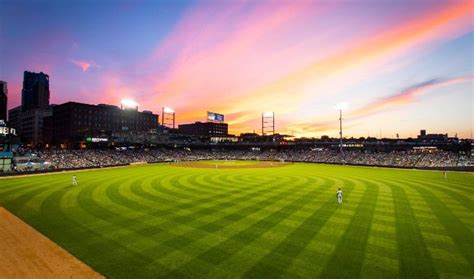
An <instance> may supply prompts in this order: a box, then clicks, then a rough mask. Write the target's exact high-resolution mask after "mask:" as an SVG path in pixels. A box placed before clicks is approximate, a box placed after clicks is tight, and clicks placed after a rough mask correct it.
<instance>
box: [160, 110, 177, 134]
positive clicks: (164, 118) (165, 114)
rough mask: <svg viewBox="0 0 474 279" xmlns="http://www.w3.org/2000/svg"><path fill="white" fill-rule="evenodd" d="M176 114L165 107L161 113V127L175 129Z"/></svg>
mask: <svg viewBox="0 0 474 279" xmlns="http://www.w3.org/2000/svg"><path fill="white" fill-rule="evenodd" d="M175 123H176V112H175V111H174V109H172V108H170V107H163V109H162V111H161V125H162V126H167V127H170V128H173V129H174V128H175Z"/></svg>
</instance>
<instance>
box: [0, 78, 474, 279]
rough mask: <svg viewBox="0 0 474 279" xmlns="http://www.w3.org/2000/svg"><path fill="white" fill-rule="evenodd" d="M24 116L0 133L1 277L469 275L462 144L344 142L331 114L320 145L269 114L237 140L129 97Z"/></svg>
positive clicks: (223, 129) (467, 159)
mask: <svg viewBox="0 0 474 279" xmlns="http://www.w3.org/2000/svg"><path fill="white" fill-rule="evenodd" d="M29 75H30V74H29ZM43 75H44V74H42V76H43ZM42 81H44V79H42ZM44 92H48V91H44ZM44 100H45V101H46V99H44ZM24 107H25V109H23V110H22V109H21V108H22V107H18V108H14V109H12V110H10V116H11V117H10V119H12V120H13V121H9V122H7V121H1V122H0V176H1V177H0V215H1V216H0V217H1V218H0V239H1V240H2V241H0V251H1V253H0V262H1V263H2V264H0V278H44V277H47V278H64V277H84V278H103V277H110V278H234V277H245V278H276V277H282V278H349V277H350V278H352V277H355V278H362V277H363V278H439V277H442V278H470V277H471V276H472V274H474V269H473V267H474V252H473V251H474V242H473V241H472V240H473V239H474V234H473V231H474V223H473V222H472V220H473V218H472V217H473V213H474V207H473V199H472V197H473V195H474V189H473V185H474V178H473V175H472V171H473V170H474V159H473V156H472V141H470V140H460V139H458V138H456V137H452V138H450V137H448V136H447V135H445V134H427V133H426V131H425V130H421V131H420V135H419V136H418V137H417V138H408V139H400V138H397V139H388V138H344V137H343V136H342V135H343V134H342V128H343V123H342V111H340V114H339V121H340V136H339V137H338V138H329V137H326V136H325V137H321V138H317V139H316V138H295V137H292V136H289V135H283V134H279V133H277V129H276V128H275V127H276V125H277V124H278V123H277V122H276V119H275V113H274V112H264V113H262V115H261V120H262V133H261V134H256V133H255V132H254V133H243V134H241V135H238V136H236V135H230V134H229V133H228V128H229V127H228V125H227V123H225V121H224V115H223V114H220V113H215V112H209V111H208V112H207V118H206V120H207V121H206V122H195V123H190V124H184V125H183V124H180V125H178V127H177V128H176V123H177V122H176V119H177V117H179V114H177V113H176V112H175V110H174V109H172V108H169V107H163V109H162V115H161V122H160V116H159V115H157V114H154V113H153V112H150V111H139V108H138V104H137V103H136V102H133V101H132V100H124V101H123V102H122V104H121V106H120V107H119V106H112V105H106V104H100V105H90V104H83V103H77V102H67V103H64V104H60V105H55V106H47V107H44V104H43V107H42V108H35V107H34V104H33V105H31V106H24ZM30 107H32V108H30ZM45 112H46V113H45ZM25 115H26V116H25ZM32 115H33V116H35V117H36V118H38V117H39V118H41V117H42V122H35V124H34V125H30V124H29V123H30V122H31V116H32ZM257 117H258V116H257ZM25 135H26V136H25Z"/></svg>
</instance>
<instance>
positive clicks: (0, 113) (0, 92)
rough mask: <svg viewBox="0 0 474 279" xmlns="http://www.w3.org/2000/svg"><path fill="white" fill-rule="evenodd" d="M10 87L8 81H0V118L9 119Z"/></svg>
mask: <svg viewBox="0 0 474 279" xmlns="http://www.w3.org/2000/svg"><path fill="white" fill-rule="evenodd" d="M7 101H8V88H7V82H6V81H0V120H5V121H7Z"/></svg>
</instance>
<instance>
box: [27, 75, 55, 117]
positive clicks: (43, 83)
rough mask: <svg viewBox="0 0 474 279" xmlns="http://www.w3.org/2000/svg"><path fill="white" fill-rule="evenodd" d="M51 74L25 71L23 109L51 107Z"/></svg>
mask: <svg viewBox="0 0 474 279" xmlns="http://www.w3.org/2000/svg"><path fill="white" fill-rule="evenodd" d="M49 94H50V92H49V76H48V75H47V74H44V73H42V72H41V73H33V72H28V71H25V72H24V73H23V90H22V91H21V110H22V111H28V110H31V109H38V108H39V109H46V108H48V107H49Z"/></svg>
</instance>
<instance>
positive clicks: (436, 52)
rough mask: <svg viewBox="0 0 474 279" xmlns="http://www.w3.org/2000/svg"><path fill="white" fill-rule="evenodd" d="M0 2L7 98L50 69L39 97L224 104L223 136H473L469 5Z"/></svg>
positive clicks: (200, 111) (197, 108)
mask: <svg viewBox="0 0 474 279" xmlns="http://www.w3.org/2000/svg"><path fill="white" fill-rule="evenodd" d="M91 6H92V2H87V1H73V2H71V3H61V2H60V1H38V2H28V1H20V2H18V1H15V2H14V1H4V2H2V9H1V11H0V17H1V18H2V19H1V26H2V27H1V33H0V41H2V42H3V43H2V47H1V49H0V58H1V60H2V61H3V62H2V64H3V65H2V67H1V69H0V80H4V81H6V82H8V86H9V88H8V94H9V95H8V100H9V108H13V107H15V106H18V105H19V104H20V102H21V89H22V88H21V86H22V77H23V71H25V70H28V71H35V72H44V73H46V74H48V75H49V76H50V90H51V103H64V102H67V101H77V102H82V103H92V104H98V103H108V104H114V105H119V103H120V100H121V99H133V100H135V101H137V102H138V103H139V104H140V110H152V111H154V112H155V113H160V112H161V107H162V106H169V107H172V108H174V109H175V110H176V116H177V117H176V118H177V122H178V124H182V123H190V122H194V121H203V120H205V117H206V111H214V112H218V113H223V114H225V116H226V122H228V123H229V132H230V133H240V132H251V131H253V130H256V131H257V132H258V131H259V129H260V126H259V125H260V121H261V119H260V116H261V113H262V112H264V111H274V112H275V114H276V122H277V123H276V132H279V133H287V134H293V133H294V135H295V136H300V137H301V136H321V135H329V136H336V135H337V133H338V129H339V123H338V116H339V115H338V112H337V110H336V109H335V106H336V104H338V103H341V102H346V103H348V104H349V106H348V108H346V109H345V110H344V115H343V117H344V119H345V120H344V130H345V132H344V133H345V135H346V136H349V137H350V136H354V137H358V136H368V135H370V136H379V133H382V136H384V137H395V135H396V134H399V135H400V136H401V137H410V136H411V137H415V136H416V135H417V134H418V132H419V130H420V129H427V130H428V131H429V132H430V133H431V132H432V133H444V132H447V133H449V134H450V135H454V134H456V133H457V134H458V136H459V137H462V138H470V137H471V136H472V127H473V123H472V119H473V110H472V108H473V105H474V103H473V98H472V93H473V81H474V73H473V61H474V60H473V52H472V50H473V46H474V43H473V42H474V41H473V39H474V33H473V29H474V26H473V21H472V18H473V16H474V2H472V1H449V2H448V1H447V2H441V1H440V2H435V1H417V2H416V3H411V2H409V1H395V2H389V1H377V2H374V1H362V2H357V3H355V2H345V1H344V2H329V1H322V2H321V1H312V2H307V1H294V2H291V1H259V2H241V1H226V2H213V1H205V2H202V1H198V2H187V1H178V2H171V1H144V2H143V1H142V2H137V3H131V2H129V1H125V2H121V1H114V2H107V1H105V2H101V3H99V4H94V5H93V9H91Z"/></svg>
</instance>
